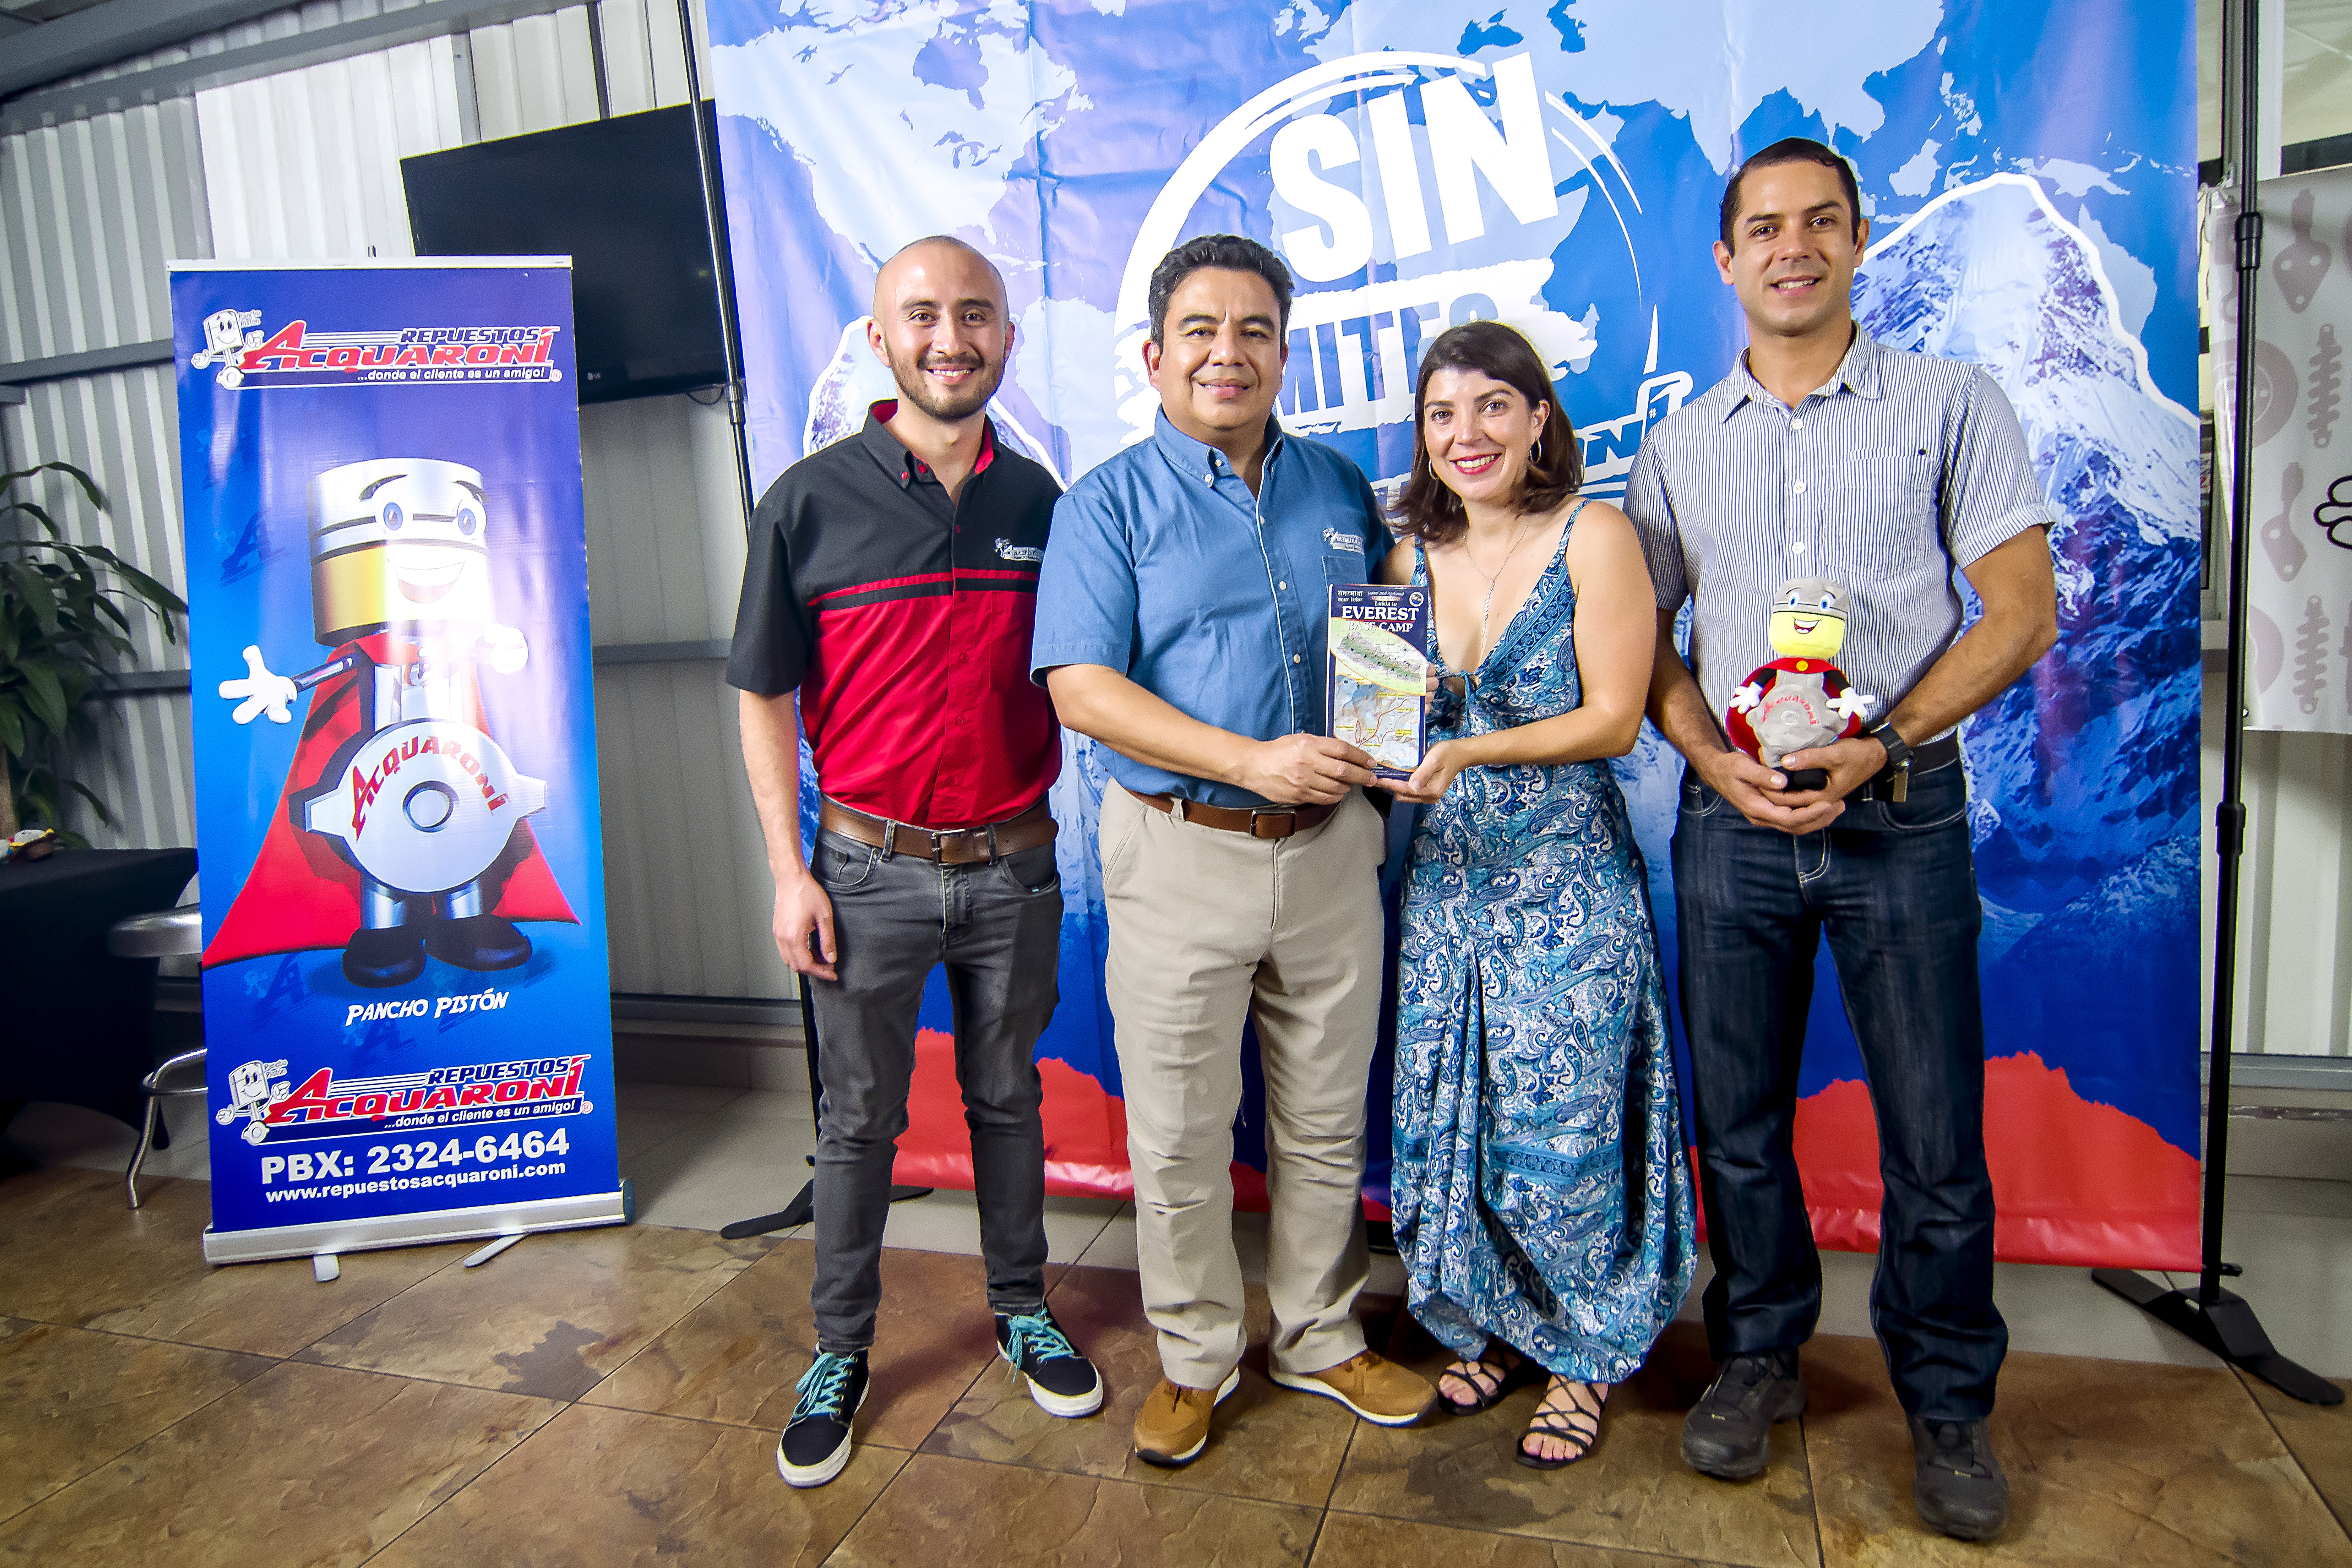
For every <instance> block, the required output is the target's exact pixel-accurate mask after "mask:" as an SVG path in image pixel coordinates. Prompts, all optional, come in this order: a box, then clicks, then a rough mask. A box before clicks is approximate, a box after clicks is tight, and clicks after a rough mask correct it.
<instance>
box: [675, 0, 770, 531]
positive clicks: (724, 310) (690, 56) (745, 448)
mask: <svg viewBox="0 0 2352 1568" xmlns="http://www.w3.org/2000/svg"><path fill="white" fill-rule="evenodd" d="M677 30H678V34H679V37H678V42H679V43H680V45H682V46H683V47H684V48H685V50H686V102H687V107H688V109H689V110H692V111H693V118H694V162H695V166H696V167H697V168H698V170H700V171H701V174H702V225H703V229H704V231H705V232H706V233H707V234H708V235H709V240H710V291H711V293H712V294H713V295H714V296H716V298H717V299H718V301H719V341H720V343H721V345H722V347H723V349H724V352H725V353H726V356H727V423H728V425H729V426H730V427H731V428H732V429H733V431H734V433H735V494H736V500H738V502H739V503H740V505H741V507H742V509H743V533H744V537H746V538H749V537H750V536H751V512H752V510H753V507H754V503H753V500H752V498H751V443H750V441H749V440H747V439H746V438H745V436H744V430H743V343H742V340H741V339H740V337H739V336H738V335H737V331H736V320H735V291H734V290H733V289H730V288H729V287H728V282H729V279H730V276H731V273H730V268H729V265H728V256H727V238H726V235H727V230H726V225H725V217H724V215H723V214H722V212H721V210H720V207H719V149H718V148H717V147H716V146H714V145H713V144H712V135H711V127H710V125H709V124H708V123H707V122H706V121H704V119H703V114H702V70H701V68H700V67H699V66H698V65H697V64H696V62H695V58H694V0H677Z"/></svg>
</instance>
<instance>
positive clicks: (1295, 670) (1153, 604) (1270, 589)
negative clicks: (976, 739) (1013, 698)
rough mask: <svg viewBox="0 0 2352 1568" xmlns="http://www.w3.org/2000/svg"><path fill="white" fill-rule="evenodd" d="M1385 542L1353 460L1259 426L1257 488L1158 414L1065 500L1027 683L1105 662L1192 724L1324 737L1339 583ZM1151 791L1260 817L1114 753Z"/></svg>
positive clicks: (1129, 779)
mask: <svg viewBox="0 0 2352 1568" xmlns="http://www.w3.org/2000/svg"><path fill="white" fill-rule="evenodd" d="M1388 545H1389V533H1388V529H1387V528H1386V526H1385V525H1384V524H1383V522H1382V521H1381V506H1380V502H1379V500H1377V499H1376V498H1375V497H1374V496H1373V494H1372V488H1371V486H1370V485H1369V484H1367V483H1365V482H1364V476H1363V474H1362V472H1361V471H1360V469H1358V468H1357V467H1356V466H1355V464H1353V463H1351V462H1349V460H1348V459H1347V458H1344V457H1342V456H1340V455H1339V453H1338V452H1335V451H1333V450H1332V449H1331V448H1330V447H1324V446H1320V445H1318V444H1317V443H1315V442H1313V441H1308V440H1305V439H1302V438H1301V437H1297V436H1286V435H1284V434H1283V433H1282V431H1281V428H1280V427H1279V426H1276V425H1275V424H1274V423H1273V422H1272V421H1270V420H1269V421H1268V422H1267V426H1266V454H1265V468H1264V471H1263V472H1262V473H1261V474H1260V476H1259V479H1258V493H1257V494H1256V495H1252V494H1250V488H1249V485H1248V484H1247V483H1246V482H1245V481H1244V479H1242V477H1241V475H1239V474H1238V473H1236V472H1234V467H1233V465H1232V464H1231V463H1228V462H1227V461H1226V460H1225V458H1224V456H1223V454H1222V453H1220V452H1218V451H1217V450H1216V449H1215V448H1214V447H1207V446H1203V445H1202V443H1200V442H1198V441H1195V440H1193V439H1192V437H1189V436H1187V435H1185V434H1184V433H1183V432H1182V431H1181V430H1179V429H1177V428H1176V426H1173V425H1171V424H1170V423H1169V422H1168V416H1166V415H1165V414H1162V415H1161V416H1160V419H1159V425H1158V428H1157V429H1156V430H1155V431H1154V432H1153V434H1152V438H1151V439H1150V440H1149V441H1145V442H1142V443H1140V444H1139V445H1137V446H1133V447H1129V448H1127V450H1125V451H1123V452H1121V453H1119V454H1118V456H1117V457H1115V458H1111V459H1110V460H1109V461H1108V462H1106V463H1104V464H1103V465H1102V466H1101V467H1099V468H1096V469H1094V470H1093V471H1092V472H1091V473H1088V474H1087V476H1086V477H1085V478H1083V479H1080V480H1079V481H1078V482H1077V483H1076V485H1074V486H1072V487H1071V488H1070V491H1069V493H1068V494H1067V495H1065V496H1064V497H1063V498H1062V499H1061V500H1060V501H1059V502H1058V503H1056V505H1055V510H1054V530H1053V535H1052V538H1051V541H1050V542H1049V543H1048V544H1047V546H1046V550H1045V568H1044V572H1043V574H1042V575H1041V576H1040V577H1039V578H1038V582H1037V630H1036V637H1035V643H1034V648H1033V651H1032V652H1031V654H1030V659H1029V663H1030V673H1031V678H1032V679H1035V680H1038V681H1040V682H1042V681H1044V679H1045V672H1046V671H1047V670H1050V669H1054V668H1057V667H1059V666H1061V665H1065V664H1099V665H1102V666H1105V667H1106V668H1111V669H1115V670H1118V672H1119V673H1120V674H1122V675H1124V676H1126V677H1127V678H1128V679H1130V680H1132V681H1134V682H1135V683H1136V684H1137V685H1138V686H1140V687H1142V688H1143V689H1145V690H1147V691H1150V692H1151V693H1152V694H1153V695H1155V696H1157V697H1159V698H1160V699H1161V700H1164V701H1166V702H1168V703H1169V704H1170V705H1171V706H1172V707H1174V708H1176V709H1178V710H1181V711H1182V712H1185V713H1188V714H1190V715H1192V717H1193V718H1195V719H1198V720H1200V721H1202V722H1203V723H1206V724H1213V725H1215V726H1216V727H1217V728H1218V729H1220V730H1230V731H1233V732H1234V734H1237V735H1247V736H1249V737H1251V738H1252V739H1254V740H1259V741H1271V740H1274V739H1275V738H1276V737H1277V736H1282V735H1289V734H1297V733H1305V734H1315V735H1319V734H1321V733H1323V731H1324V716H1323V676H1324V668H1323V666H1324V631H1323V624H1324V621H1325V619H1326V617H1327V616H1328V613H1329V611H1328V605H1329V599H1328V595H1326V593H1325V591H1324V590H1325V589H1326V588H1327V587H1328V586H1329V585H1330V584H1335V583H1364V582H1369V581H1370V571H1371V570H1372V569H1373V568H1376V567H1377V566H1378V564H1379V563H1380V559H1381V555H1382V553H1383V552H1386V550H1387V549H1388ZM1109 767H1110V774H1111V777H1113V778H1114V779H1117V780H1118V782H1119V783H1120V784H1125V785H1126V786H1127V787H1128V788H1129V789H1131V790H1135V791H1137V792H1139V793H1141V794H1146V795H1177V796H1180V797H1181V798H1183V799H1185V800H1195V801H1200V802H1202V803H1203V804H1204V805H1231V806H1251V805H1266V804H1267V802H1266V801H1265V798H1264V797H1263V796H1260V795H1252V794H1251V793H1250V792H1249V791H1247V790H1244V789H1237V788H1235V787H1234V786H1233V785H1231V784H1222V783H1218V782H1215V781H1213V780H1210V779H1200V778H1193V777H1192V776H1190V775H1189V774H1184V773H1168V772H1165V771H1163V770H1161V769H1159V768H1153V767H1147V766H1145V765H1144V764H1143V763H1139V762H1136V761H1134V760H1133V759H1131V758H1129V757H1124V756H1120V755H1118V753H1117V752H1110V753H1109Z"/></svg>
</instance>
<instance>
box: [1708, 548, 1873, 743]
mask: <svg viewBox="0 0 2352 1568" xmlns="http://www.w3.org/2000/svg"><path fill="white" fill-rule="evenodd" d="M1847 601H1848V595H1847V593H1846V586H1845V584H1843V583H1832V582H1831V581H1830V580H1829V579H1828V578H1826V577H1792V578H1790V580H1789V581H1788V582H1786V583H1783V584H1780V587H1779V588H1778V589H1777V590H1775V591H1774V593H1773V595H1772V622H1771V632H1770V636H1771V641H1772V651H1773V652H1774V653H1777V654H1779V655H1780V658H1776V659H1774V660H1773V661H1772V662H1771V663H1769V664H1767V665H1763V666H1760V667H1759V668H1757V669H1755V670H1753V671H1751V672H1750V673H1749V675H1748V679H1747V680H1746V681H1745V682H1744V683H1743V684H1742V685H1741V686H1740V688H1739V689H1738V690H1737V691H1735V692H1733V693H1732V694H1731V711H1730V712H1728V713H1727V714H1725V715H1724V728H1725V729H1726V730H1727V731H1728V732H1729V734H1730V736H1731V743H1732V744H1733V745H1735V746H1738V748H1739V749H1740V750H1741V751H1743V752H1747V753H1748V755H1749V756H1752V757H1754V758H1755V759H1756V760H1757V761H1758V762H1759V763H1763V764H1764V765H1765V766H1766V767H1768V768H1777V767H1779V766H1780V759H1781V758H1782V757H1785V756H1787V755H1788V754H1789V753H1790V752H1801V751H1803V750H1804V749H1805V748H1806V747H1808V746H1826V745H1828V744H1829V743H1830V742H1832V741H1842V740H1843V739H1845V738H1846V737H1847V736H1849V735H1853V734H1858V733H1860V732H1861V730H1862V721H1863V718H1864V715H1866V714H1867V713H1868V712H1869V711H1870V710H1871V707H1872V705H1873V704H1874V703H1875V702H1876V701H1877V700H1878V699H1877V698H1875V697H1873V696H1871V695H1870V694H1869V693H1867V692H1863V691H1856V690H1854V689H1853V688H1852V687H1851V686H1849V685H1848V684H1847V683H1846V679H1845V672H1844V671H1843V670H1841V669H1839V668H1838V667H1837V666H1836V665H1834V664H1832V662H1830V661H1831V660H1832V659H1834V658H1837V655H1838V649H1839V648H1841V647H1843V646H1844V645H1845V611H1846V604H1847Z"/></svg>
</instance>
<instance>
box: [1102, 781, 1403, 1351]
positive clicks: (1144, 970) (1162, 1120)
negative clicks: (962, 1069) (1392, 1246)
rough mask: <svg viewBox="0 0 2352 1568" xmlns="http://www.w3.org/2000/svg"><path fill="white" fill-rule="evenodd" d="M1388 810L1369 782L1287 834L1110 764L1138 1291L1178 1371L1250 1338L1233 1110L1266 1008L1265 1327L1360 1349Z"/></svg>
mask: <svg viewBox="0 0 2352 1568" xmlns="http://www.w3.org/2000/svg"><path fill="white" fill-rule="evenodd" d="M1386 841H1387V840H1386V835H1385V833H1384V832H1383V831H1382V829H1381V818H1380V814H1379V813H1378V812H1376V811H1374V810H1373V809H1372V806H1371V804H1370V802H1369V801H1367V800H1365V799H1364V797H1363V795H1362V794H1361V793H1360V792H1359V793H1357V794H1354V795H1349V798H1348V801H1347V803H1346V804H1345V805H1342V806H1341V807H1340V808H1339V810H1338V811H1336V812H1334V813H1333V814H1332V815H1331V816H1330V817H1329V818H1328V819H1327V820H1326V821H1325V822H1324V823H1323V824H1322V825H1321V826H1318V827H1316V828H1314V829H1312V830H1311V831H1309V832H1307V833H1301V834H1297V835H1296V836H1294V837H1289V838H1285V839H1258V838H1250V837H1245V836H1244V835H1242V834H1238V833H1229V832H1224V831H1222V830H1220V829H1217V828H1213V827H1203V826H1198V825H1197V824H1192V823H1184V822H1179V821H1178V820H1176V818H1175V817H1173V816H1169V815H1168V814H1166V813H1164V812H1160V811H1155V810H1153V809H1152V808H1151V807H1150V806H1148V805H1144V804H1143V803H1142V802H1140V801H1139V800H1137V799H1136V798H1135V797H1134V796H1133V795H1129V794H1128V792H1127V791H1126V790H1124V789H1122V788H1120V787H1119V786H1118V785H1117V784H1112V785H1110V786H1109V787H1108V788H1107V789H1105V790H1104V791H1103V803H1102V823H1101V830H1100V837H1099V842H1100V844H1101V846H1102V858H1103V904H1104V908H1105V910H1106V912H1107V914H1108V921H1109V926H1110V933H1109V934H1110V952H1109V957H1108V964H1107V967H1106V973H1105V989H1106V991H1107V993H1108V999H1109V1002H1110V1009H1111V1016H1112V1018H1113V1020H1114V1021H1115V1023H1116V1025H1117V1039H1118V1068H1119V1073H1120V1075H1121V1077H1122V1078H1124V1079H1126V1085H1127V1148H1128V1159H1129V1163H1130V1164H1131V1165H1132V1166H1133V1167H1134V1172H1135V1215H1136V1241H1137V1250H1138V1252H1139V1261H1140V1266H1141V1270H1142V1277H1143V1279H1142V1283H1143V1308H1144V1311H1145V1313H1146V1315H1148V1316H1149V1317H1150V1320H1151V1324H1152V1327H1153V1328H1155V1329H1157V1330H1159V1331H1160V1366H1161V1368H1162V1369H1163V1370H1164V1371H1165V1372H1166V1373H1167V1374H1168V1377H1169V1379H1170V1380H1171V1382H1174V1383H1177V1384H1181V1385H1183V1386H1185V1387H1187V1388H1214V1387H1215V1386H1217V1384H1219V1383H1221V1382H1222V1381H1223V1378H1224V1375H1225V1373H1228V1372H1230V1371H1232V1370H1233V1368H1234V1365H1235V1364H1236V1363H1239V1362H1240V1360H1241V1354H1242V1346H1243V1338H1242V1275H1241V1261H1240V1258H1238V1257H1237V1256H1236V1255H1235V1253H1234V1226H1233V1215H1234V1187H1233V1175H1232V1165H1233V1158H1234V1136H1233V1126H1234V1113H1235V1111H1237V1110H1239V1109H1240V1106H1241V1099H1242V1068H1241V1037H1242V1023H1243V1020H1244V1017H1247V1016H1255V1018H1256V1020H1257V1037H1258V1046H1259V1051H1260V1055H1261V1057H1262V1058H1263V1060H1264V1063H1265V1122H1266V1127H1265V1144H1266V1165H1267V1170H1266V1187H1267V1191H1268V1194H1269V1197H1270V1200H1271V1203H1272V1207H1273V1210H1274V1213H1273V1215H1272V1226H1271V1228H1270V1231H1269V1234H1268V1236H1267V1238H1266V1294H1267V1296H1268V1297H1269V1298H1270V1299H1271V1301H1272V1304H1273V1308H1274V1340H1273V1342H1272V1344H1271V1346H1270V1347H1269V1352H1270V1354H1271V1355H1272V1358H1273V1362H1274V1364H1275V1366H1276V1368H1278V1369H1279V1370H1282V1371H1285V1372H1295V1373H1314V1372H1321V1371H1323V1370H1324V1369H1325V1368H1327V1367H1331V1366H1336V1365H1338V1364H1339V1363H1341V1362H1343V1361H1346V1360H1347V1359H1348V1358H1349V1357H1350V1356H1352V1355H1354V1354H1355V1353H1356V1352H1359V1351H1360V1350H1362V1349H1363V1348H1364V1336H1363V1331H1362V1330H1361V1328H1360V1327H1359V1326H1358V1324H1357V1322H1356V1320H1355V1317H1354V1314H1353V1310H1352V1309H1353V1307H1354V1305H1355V1300H1356V1293H1357V1292H1358V1291H1359V1290H1360V1289H1363V1285H1364V1279H1365V1276H1366V1272H1367V1267H1368V1265H1367V1261H1366V1255H1365V1251H1364V1234H1363V1225H1362V1205H1361V1201H1360V1187H1361V1184H1362V1180H1363V1173H1364V1091H1365V1077H1366V1074H1367V1073H1368V1072H1369V1071H1370V1067H1371V1059H1372V1040H1373V1035H1374V1033H1375V1032H1376V1028H1377V1026H1378V1023H1379V1018H1380V987H1381V903H1380V891H1379V876H1380V862H1381V854H1382V851H1383V850H1384V848H1385V847H1386Z"/></svg>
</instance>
